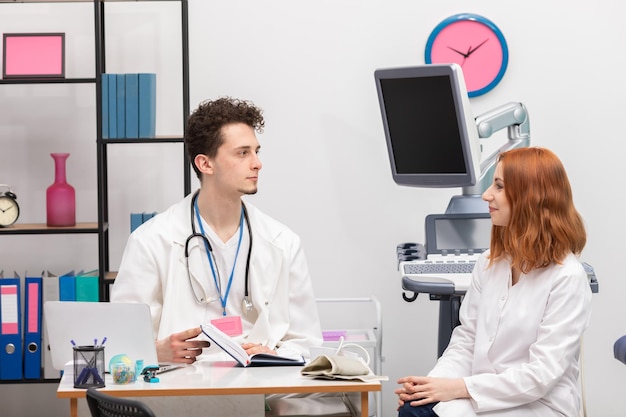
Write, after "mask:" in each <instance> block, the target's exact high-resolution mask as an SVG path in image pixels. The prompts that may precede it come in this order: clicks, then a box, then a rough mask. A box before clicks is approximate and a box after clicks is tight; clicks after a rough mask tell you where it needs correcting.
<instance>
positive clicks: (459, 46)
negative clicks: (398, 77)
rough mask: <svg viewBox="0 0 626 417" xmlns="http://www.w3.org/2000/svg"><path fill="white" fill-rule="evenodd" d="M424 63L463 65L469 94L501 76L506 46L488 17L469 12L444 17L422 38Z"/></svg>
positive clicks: (489, 86)
mask: <svg viewBox="0 0 626 417" xmlns="http://www.w3.org/2000/svg"><path fill="white" fill-rule="evenodd" d="M424 58H425V61H426V63H427V64H449V63H456V64H459V65H460V66H461V68H462V69H463V75H464V77H465V84H466V85H467V91H468V95H469V96H470V97H476V96H480V95H482V94H485V93H487V92H489V91H491V90H492V89H493V88H494V87H495V86H496V85H498V83H499V82H500V80H502V77H503V76H504V73H505V72H506V67H507V64H508V62H509V50H508V47H507V44H506V40H505V39H504V36H503V35H502V32H501V31H500V29H499V28H498V27H497V26H496V25H495V24H494V23H493V22H491V21H490V20H489V19H487V18H485V17H482V16H479V15H475V14H470V13H461V14H456V15H453V16H450V17H448V18H447V19H445V20H443V21H442V22H441V23H439V24H438V25H437V26H436V27H435V29H433V31H432V32H431V34H430V36H429V37H428V41H427V42H426V50H425V54H424Z"/></svg>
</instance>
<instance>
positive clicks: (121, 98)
mask: <svg viewBox="0 0 626 417" xmlns="http://www.w3.org/2000/svg"><path fill="white" fill-rule="evenodd" d="M115 75H116V77H117V81H116V88H117V95H116V100H117V104H116V105H115V106H116V110H117V115H116V118H117V137H118V138H125V137H126V122H125V120H126V98H125V89H126V83H125V82H124V79H125V77H124V74H115Z"/></svg>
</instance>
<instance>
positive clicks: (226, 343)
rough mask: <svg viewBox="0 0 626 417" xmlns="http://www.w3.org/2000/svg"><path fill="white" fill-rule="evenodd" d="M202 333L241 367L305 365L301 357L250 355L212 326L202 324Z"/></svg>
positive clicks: (269, 354) (265, 354) (268, 354)
mask: <svg viewBox="0 0 626 417" xmlns="http://www.w3.org/2000/svg"><path fill="white" fill-rule="evenodd" d="M200 327H201V328H202V333H204V334H205V335H207V337H208V338H209V339H211V341H212V342H213V343H215V344H216V345H217V346H219V347H220V348H222V350H223V351H224V352H226V353H228V354H229V355H230V356H231V357H232V358H233V359H234V360H236V361H237V363H238V364H239V365H240V366H243V367H248V366H287V365H298V366H302V365H304V363H305V361H304V358H303V357H302V356H301V355H300V356H295V357H291V356H280V355H273V354H271V353H255V354H254V355H248V354H247V353H246V351H245V349H244V348H242V347H241V345H240V344H239V343H237V342H235V341H234V340H233V339H232V338H231V337H230V336H228V335H227V334H226V333H224V332H223V331H221V330H220V329H218V328H217V327H215V326H214V325H212V324H210V323H209V324H202V325H200Z"/></svg>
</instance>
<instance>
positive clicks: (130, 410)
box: [87, 388, 156, 417]
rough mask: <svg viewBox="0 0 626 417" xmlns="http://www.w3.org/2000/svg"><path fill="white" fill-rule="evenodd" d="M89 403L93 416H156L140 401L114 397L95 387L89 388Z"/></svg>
mask: <svg viewBox="0 0 626 417" xmlns="http://www.w3.org/2000/svg"><path fill="white" fill-rule="evenodd" d="M87 404H88V405H89V411H90V412H91V417H156V416H155V415H154V413H153V412H152V410H150V408H149V407H148V406H147V405H145V404H144V403H142V402H140V401H135V400H129V399H127V398H118V397H113V396H112V395H108V394H105V393H104V392H102V391H98V390H97V389H95V388H89V389H88V390H87Z"/></svg>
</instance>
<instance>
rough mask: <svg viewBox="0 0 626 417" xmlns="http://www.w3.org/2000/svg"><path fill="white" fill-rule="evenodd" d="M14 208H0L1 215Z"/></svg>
mask: <svg viewBox="0 0 626 417" xmlns="http://www.w3.org/2000/svg"><path fill="white" fill-rule="evenodd" d="M13 207H14V206H9V207H8V208H6V209H3V208H2V207H0V210H2V212H3V213H6V212H7V211H9V210H11V209H12V208H13Z"/></svg>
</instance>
